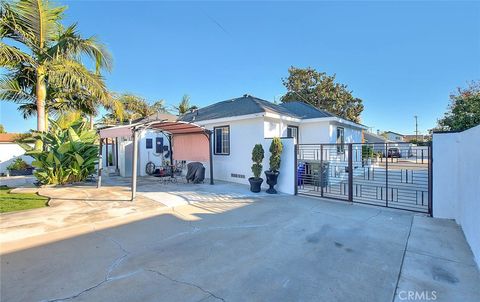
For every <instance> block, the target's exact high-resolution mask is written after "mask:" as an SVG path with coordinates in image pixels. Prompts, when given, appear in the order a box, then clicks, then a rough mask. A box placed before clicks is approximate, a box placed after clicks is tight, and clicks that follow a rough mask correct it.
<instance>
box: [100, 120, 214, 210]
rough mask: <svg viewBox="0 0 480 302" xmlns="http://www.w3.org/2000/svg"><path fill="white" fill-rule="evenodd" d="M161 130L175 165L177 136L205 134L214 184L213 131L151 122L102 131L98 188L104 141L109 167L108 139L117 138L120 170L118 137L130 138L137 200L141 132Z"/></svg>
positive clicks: (114, 149)
mask: <svg viewBox="0 0 480 302" xmlns="http://www.w3.org/2000/svg"><path fill="white" fill-rule="evenodd" d="M148 129H152V130H160V131H161V132H164V131H165V132H168V135H167V137H168V140H169V145H170V160H171V163H172V164H173V148H172V147H173V146H172V138H173V137H174V136H175V135H176V134H179V135H184V134H204V135H205V137H206V139H207V140H208V148H209V149H208V151H209V166H210V167H209V168H210V184H211V185H213V184H214V180H213V146H212V131H210V130H208V129H205V128H203V127H201V126H198V125H195V124H192V123H187V122H181V121H179V122H166V121H149V122H144V123H136V124H133V125H128V126H127V125H125V126H118V127H112V128H105V129H100V130H99V134H100V150H99V154H98V180H97V188H100V187H101V184H102V169H103V161H102V153H103V152H102V151H103V150H102V149H103V140H104V139H105V140H106V141H105V142H106V143H107V147H106V153H107V155H106V156H107V165H108V138H115V143H113V140H112V152H114V153H115V154H114V156H115V165H116V166H117V170H118V137H124V136H130V135H131V137H132V140H133V142H132V143H133V148H132V183H131V201H133V200H135V197H136V194H137V179H138V145H139V144H138V139H139V132H140V131H142V130H148ZM114 146H115V147H114Z"/></svg>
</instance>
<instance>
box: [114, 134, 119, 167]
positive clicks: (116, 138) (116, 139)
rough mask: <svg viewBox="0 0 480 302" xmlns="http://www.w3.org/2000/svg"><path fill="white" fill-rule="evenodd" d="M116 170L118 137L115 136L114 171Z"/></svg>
mask: <svg viewBox="0 0 480 302" xmlns="http://www.w3.org/2000/svg"><path fill="white" fill-rule="evenodd" d="M118 171H119V170H118V137H115V172H118Z"/></svg>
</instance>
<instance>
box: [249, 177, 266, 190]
mask: <svg viewBox="0 0 480 302" xmlns="http://www.w3.org/2000/svg"><path fill="white" fill-rule="evenodd" d="M248 181H249V182H250V191H252V192H253V193H258V192H260V191H261V187H262V183H263V178H255V177H250V178H249V179H248Z"/></svg>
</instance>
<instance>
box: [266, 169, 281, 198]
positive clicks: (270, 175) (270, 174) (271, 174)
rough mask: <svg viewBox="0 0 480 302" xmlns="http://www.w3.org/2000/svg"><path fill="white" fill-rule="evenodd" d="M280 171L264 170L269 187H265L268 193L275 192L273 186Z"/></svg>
mask: <svg viewBox="0 0 480 302" xmlns="http://www.w3.org/2000/svg"><path fill="white" fill-rule="evenodd" d="M279 174H280V172H278V171H265V176H267V184H268V185H269V186H270V188H268V189H267V193H268V194H277V190H275V188H274V186H275V185H276V184H277V179H278V175H279Z"/></svg>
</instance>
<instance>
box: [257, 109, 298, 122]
mask: <svg viewBox="0 0 480 302" xmlns="http://www.w3.org/2000/svg"><path fill="white" fill-rule="evenodd" d="M265 117H269V118H274V119H280V120H284V121H289V122H296V123H300V122H301V121H302V120H301V119H298V118H295V117H291V116H288V115H280V114H276V113H272V112H266V113H265Z"/></svg>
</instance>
